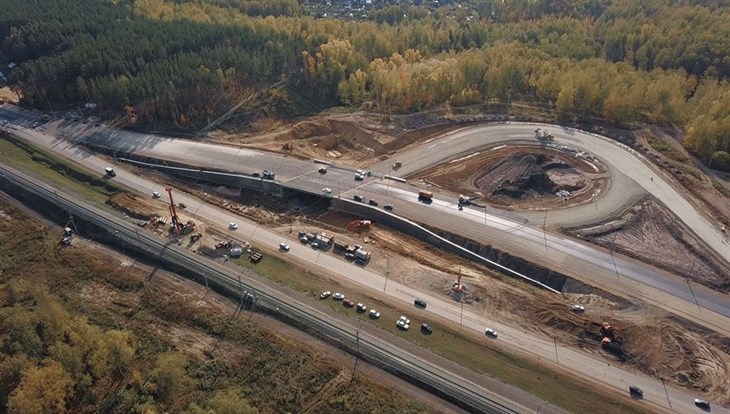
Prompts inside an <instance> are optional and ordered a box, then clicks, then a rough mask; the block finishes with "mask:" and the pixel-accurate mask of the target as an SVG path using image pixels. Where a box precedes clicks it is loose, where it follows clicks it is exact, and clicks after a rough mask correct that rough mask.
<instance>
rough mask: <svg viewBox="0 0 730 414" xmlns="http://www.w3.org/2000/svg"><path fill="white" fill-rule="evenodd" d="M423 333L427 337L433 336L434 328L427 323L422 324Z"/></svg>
mask: <svg viewBox="0 0 730 414" xmlns="http://www.w3.org/2000/svg"><path fill="white" fill-rule="evenodd" d="M421 332H423V333H425V334H426V335H431V334H432V333H433V327H432V326H431V325H429V324H427V323H422V324H421Z"/></svg>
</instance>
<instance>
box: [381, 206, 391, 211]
mask: <svg viewBox="0 0 730 414" xmlns="http://www.w3.org/2000/svg"><path fill="white" fill-rule="evenodd" d="M383 208H384V209H386V210H388V211H393V205H392V204H386V205H384V206H383Z"/></svg>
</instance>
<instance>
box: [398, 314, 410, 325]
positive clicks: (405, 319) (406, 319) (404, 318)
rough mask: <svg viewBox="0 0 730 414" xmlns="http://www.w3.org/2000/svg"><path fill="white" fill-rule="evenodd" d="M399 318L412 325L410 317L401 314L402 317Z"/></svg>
mask: <svg viewBox="0 0 730 414" xmlns="http://www.w3.org/2000/svg"><path fill="white" fill-rule="evenodd" d="M398 320H399V321H403V322H405V323H406V325H410V324H411V320H410V319H408V318H406V317H405V316H402V315H401V317H400V318H399V319H398Z"/></svg>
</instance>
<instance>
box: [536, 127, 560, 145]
mask: <svg viewBox="0 0 730 414" xmlns="http://www.w3.org/2000/svg"><path fill="white" fill-rule="evenodd" d="M535 139H537V140H538V141H541V142H549V141H553V140H554V139H555V137H554V136H552V135H551V134H548V132H547V131H545V130H542V129H540V128H538V129H536V130H535Z"/></svg>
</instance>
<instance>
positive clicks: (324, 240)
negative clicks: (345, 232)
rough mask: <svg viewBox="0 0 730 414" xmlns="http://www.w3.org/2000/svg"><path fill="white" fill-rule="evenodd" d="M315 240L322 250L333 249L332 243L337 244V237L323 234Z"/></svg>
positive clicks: (318, 235) (315, 237)
mask: <svg viewBox="0 0 730 414" xmlns="http://www.w3.org/2000/svg"><path fill="white" fill-rule="evenodd" d="M314 240H315V241H316V242H317V243H319V247H320V248H321V249H323V250H327V249H329V248H330V247H332V243H334V242H335V237H334V236H330V235H328V234H327V233H324V232H323V233H319V234H317V235H316V236H314Z"/></svg>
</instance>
